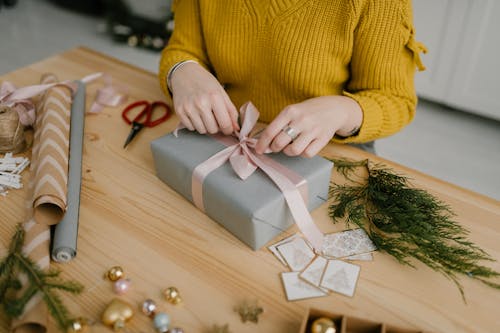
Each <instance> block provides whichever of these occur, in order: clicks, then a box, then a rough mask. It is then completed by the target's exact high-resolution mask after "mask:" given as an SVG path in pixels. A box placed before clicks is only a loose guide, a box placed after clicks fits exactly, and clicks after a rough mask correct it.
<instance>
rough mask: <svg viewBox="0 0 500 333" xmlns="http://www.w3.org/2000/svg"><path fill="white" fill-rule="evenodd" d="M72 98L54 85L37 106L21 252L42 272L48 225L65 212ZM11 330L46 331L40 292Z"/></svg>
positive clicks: (49, 77)
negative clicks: (41, 206) (53, 212)
mask: <svg viewBox="0 0 500 333" xmlns="http://www.w3.org/2000/svg"><path fill="white" fill-rule="evenodd" d="M53 82H57V78H56V77H55V76H54V75H51V74H49V75H44V76H43V77H42V79H41V83H42V84H45V83H53ZM71 99H72V92H71V90H70V89H69V88H67V87H64V86H55V87H53V88H51V89H49V90H48V91H47V92H45V94H44V95H43V97H42V99H41V101H40V103H39V105H38V107H37V119H36V122H35V126H34V129H35V135H34V139H33V150H32V157H31V166H30V171H31V175H32V177H31V179H30V182H29V185H28V187H29V190H28V200H27V203H26V208H27V215H26V222H25V223H24V224H23V226H24V230H25V232H26V234H25V241H24V245H23V252H24V254H25V255H27V256H28V257H29V258H30V259H31V260H33V261H34V262H35V263H37V265H38V267H39V268H40V269H42V270H47V269H49V266H50V249H49V244H50V224H53V223H57V222H59V220H60V218H59V215H61V213H60V212H62V211H64V210H66V191H67V189H66V184H67V170H68V163H67V162H68V153H69V146H68V144H69V118H70V114H69V113H70V105H71ZM64 170H66V172H64ZM64 177H66V178H64ZM37 202H38V205H37V204H36V203H37ZM40 205H45V206H44V207H43V209H41V210H40V209H39V210H38V215H39V217H40V220H41V222H42V223H39V221H38V220H37V219H35V215H37V214H36V213H37V211H36V210H37V208H40V207H39V206H40ZM49 205H58V206H57V208H55V209H53V211H56V212H58V211H60V212H58V213H57V214H47V212H51V211H52V209H50V207H49ZM59 205H60V206H59ZM19 280H20V281H21V284H22V286H23V288H22V289H21V291H20V292H21V293H22V292H23V291H24V290H25V288H26V287H27V283H26V282H27V278H26V276H24V275H21V276H19ZM11 328H12V332H13V333H31V332H33V333H34V332H46V331H47V329H48V308H47V305H46V304H45V302H43V300H42V294H41V293H40V292H39V291H38V292H37V293H36V294H35V295H34V296H33V297H32V298H31V299H30V301H29V302H28V303H27V304H26V306H25V308H24V312H23V313H22V314H21V316H19V317H18V318H16V319H14V320H13V321H12V324H11Z"/></svg>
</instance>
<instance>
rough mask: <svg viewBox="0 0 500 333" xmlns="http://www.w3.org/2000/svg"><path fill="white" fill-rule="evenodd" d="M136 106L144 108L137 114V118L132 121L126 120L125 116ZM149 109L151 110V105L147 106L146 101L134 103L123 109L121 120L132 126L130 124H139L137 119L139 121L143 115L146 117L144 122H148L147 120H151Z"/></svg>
mask: <svg viewBox="0 0 500 333" xmlns="http://www.w3.org/2000/svg"><path fill="white" fill-rule="evenodd" d="M138 106H144V108H143V109H142V111H141V112H139V114H138V115H137V116H135V118H134V119H132V120H130V119H129V118H128V116H127V114H128V113H129V112H130V110H132V109H135V108H136V107H138ZM150 109H151V104H149V102H148V101H137V102H134V103H132V104H130V105H128V106H127V107H126V108H125V109H123V112H122V118H123V120H125V122H126V123H127V124H129V125H132V123H134V122H139V119H141V118H142V117H143V116H144V115H146V121H145V122H147V121H149V118H151V112H150Z"/></svg>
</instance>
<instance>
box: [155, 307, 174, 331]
mask: <svg viewBox="0 0 500 333" xmlns="http://www.w3.org/2000/svg"><path fill="white" fill-rule="evenodd" d="M153 323H154V325H155V328H156V331H157V332H159V333H166V332H168V325H170V317H169V315H168V314H166V313H165V312H158V313H157V314H155V316H154V319H153Z"/></svg>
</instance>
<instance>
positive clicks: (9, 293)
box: [0, 224, 83, 331]
mask: <svg viewBox="0 0 500 333" xmlns="http://www.w3.org/2000/svg"><path fill="white" fill-rule="evenodd" d="M23 244H24V229H23V227H22V226H21V225H20V224H19V225H18V226H17V229H16V232H15V234H14V236H13V237H12V240H11V244H10V246H9V253H8V254H7V256H6V257H5V258H4V259H3V260H2V261H1V262H0V304H1V305H2V306H3V309H4V312H5V314H6V315H7V317H9V318H16V317H19V316H20V315H22V314H23V312H24V308H25V306H26V304H27V303H28V302H29V301H30V299H31V298H32V297H33V296H34V295H36V294H37V293H40V294H41V296H42V299H43V300H44V302H45V303H46V304H47V308H48V309H49V312H50V314H51V315H52V317H53V318H54V319H55V321H56V322H57V324H58V326H59V328H60V329H61V330H62V331H66V328H67V327H68V325H69V323H70V320H71V318H73V316H71V315H70V313H69V311H68V309H67V308H66V307H65V305H64V304H63V302H62V300H61V298H60V297H59V295H58V294H57V293H55V292H54V291H55V290H62V291H66V292H70V293H73V294H78V293H80V292H81V291H82V290H83V286H82V285H81V284H80V283H78V282H74V281H64V280H62V279H60V278H59V275H60V273H61V272H60V271H59V270H55V269H49V270H47V271H43V270H41V269H40V267H39V266H38V265H37V264H36V263H35V262H33V261H32V260H31V259H30V258H29V257H27V256H26V255H24V253H23V252H22V247H23ZM19 274H24V275H25V276H26V277H27V280H28V282H27V285H26V286H25V288H24V290H22V292H21V293H19V290H20V289H21V287H22V286H21V283H20V281H19V279H18V276H19Z"/></svg>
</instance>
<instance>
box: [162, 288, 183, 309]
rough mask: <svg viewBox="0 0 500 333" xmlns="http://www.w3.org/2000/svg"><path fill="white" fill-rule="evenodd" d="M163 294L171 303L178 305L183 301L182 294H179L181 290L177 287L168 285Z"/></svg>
mask: <svg viewBox="0 0 500 333" xmlns="http://www.w3.org/2000/svg"><path fill="white" fill-rule="evenodd" d="M163 295H164V296H165V299H166V300H167V302H169V303H170V304H174V305H177V304H179V303H180V302H182V298H181V295H180V294H179V290H177V288H176V287H168V288H167V289H165V290H164V291H163Z"/></svg>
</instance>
